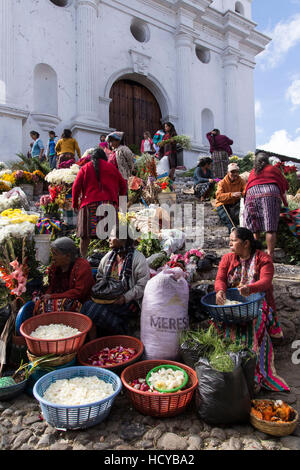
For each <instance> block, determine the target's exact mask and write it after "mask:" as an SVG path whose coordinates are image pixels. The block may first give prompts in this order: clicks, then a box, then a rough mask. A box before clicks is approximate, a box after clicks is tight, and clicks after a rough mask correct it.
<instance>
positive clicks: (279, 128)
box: [252, 0, 300, 159]
mask: <svg viewBox="0 0 300 470" xmlns="http://www.w3.org/2000/svg"><path fill="white" fill-rule="evenodd" d="M252 18H253V21H254V22H255V23H257V24H258V26H257V29H258V31H260V32H262V33H264V34H266V35H267V36H270V37H271V38H272V42H271V43H270V44H269V46H268V47H267V48H266V50H265V51H264V52H263V53H261V54H259V55H258V56H257V58H256V60H257V67H256V71H255V99H256V102H255V110H256V141H257V148H262V149H265V150H269V151H271V152H274V153H278V154H282V155H288V156H290V157H298V158H299V159H300V0H253V3H252Z"/></svg>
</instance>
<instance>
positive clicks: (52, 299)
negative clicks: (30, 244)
mask: <svg viewBox="0 0 300 470" xmlns="http://www.w3.org/2000/svg"><path fill="white" fill-rule="evenodd" d="M51 253H52V264H51V266H50V268H49V274H48V278H49V287H48V289H47V291H46V294H45V295H44V296H43V297H42V298H41V300H40V301H39V304H38V306H37V308H38V311H39V313H46V312H59V311H68V312H80V309H81V306H82V304H83V303H84V302H85V301H86V300H88V299H89V298H90V294H91V288H92V287H93V285H94V279H93V274H92V269H91V266H90V264H89V263H88V262H87V261H86V260H85V259H83V258H81V257H80V254H79V250H78V248H77V247H76V245H75V243H74V242H73V240H71V239H70V238H67V237H63V238H58V239H57V240H55V241H54V242H53V243H51Z"/></svg>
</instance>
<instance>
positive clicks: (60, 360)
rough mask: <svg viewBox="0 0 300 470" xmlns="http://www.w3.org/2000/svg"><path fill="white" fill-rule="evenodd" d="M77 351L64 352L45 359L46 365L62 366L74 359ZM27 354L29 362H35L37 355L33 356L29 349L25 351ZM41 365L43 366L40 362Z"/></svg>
mask: <svg viewBox="0 0 300 470" xmlns="http://www.w3.org/2000/svg"><path fill="white" fill-rule="evenodd" d="M76 355H77V353H76V352H75V353H72V354H65V355H63V356H55V357H53V358H49V359H47V367H59V366H64V365H65V364H68V363H69V362H71V361H73V359H75V357H76ZM27 356H28V359H29V360H30V362H35V361H37V360H38V359H39V356H34V355H33V354H31V352H30V351H27ZM41 367H43V364H41Z"/></svg>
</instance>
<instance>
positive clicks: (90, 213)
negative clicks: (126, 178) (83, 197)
mask: <svg viewBox="0 0 300 470" xmlns="http://www.w3.org/2000/svg"><path fill="white" fill-rule="evenodd" d="M103 205H111V206H113V207H114V208H115V209H116V208H117V204H116V203H115V202H110V201H100V202H92V203H91V204H88V205H86V206H84V207H82V208H81V209H80V211H79V214H78V223H77V232H76V235H77V237H79V238H85V239H97V238H98V236H97V225H98V223H99V222H100V221H101V220H102V219H104V218H105V217H106V216H105V215H102V216H100V217H99V216H97V215H96V212H97V209H98V207H99V206H103ZM116 214H117V212H116Z"/></svg>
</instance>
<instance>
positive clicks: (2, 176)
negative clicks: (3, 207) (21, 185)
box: [0, 170, 16, 189]
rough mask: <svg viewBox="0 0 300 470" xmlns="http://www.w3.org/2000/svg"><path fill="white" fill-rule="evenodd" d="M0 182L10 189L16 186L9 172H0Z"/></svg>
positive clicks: (12, 175)
mask: <svg viewBox="0 0 300 470" xmlns="http://www.w3.org/2000/svg"><path fill="white" fill-rule="evenodd" d="M0 181H1V182H3V183H5V184H7V186H8V187H9V189H10V188H12V187H13V186H14V185H15V184H16V179H15V177H14V174H13V173H12V171H11V170H3V171H1V172H0Z"/></svg>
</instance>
